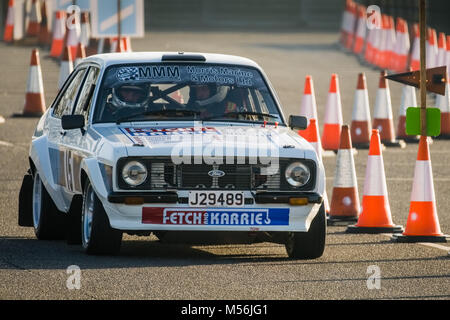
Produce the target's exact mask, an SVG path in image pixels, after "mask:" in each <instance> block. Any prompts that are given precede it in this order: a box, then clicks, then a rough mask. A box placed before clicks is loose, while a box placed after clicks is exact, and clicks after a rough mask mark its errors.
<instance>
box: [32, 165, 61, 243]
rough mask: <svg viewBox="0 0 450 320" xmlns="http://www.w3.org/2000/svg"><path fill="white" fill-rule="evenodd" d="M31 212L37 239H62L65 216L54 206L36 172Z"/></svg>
mask: <svg viewBox="0 0 450 320" xmlns="http://www.w3.org/2000/svg"><path fill="white" fill-rule="evenodd" d="M32 213H33V227H34V233H35V234H36V238H38V239H39V240H62V239H64V236H65V232H64V231H65V221H64V218H65V216H64V214H63V213H62V212H60V211H59V210H58V208H56V205H55V203H54V202H53V200H52V198H51V197H50V195H49V194H48V192H47V190H46V189H45V187H44V184H43V183H42V180H41V177H40V176H39V173H38V172H36V173H35V175H34V178H33V194H32Z"/></svg>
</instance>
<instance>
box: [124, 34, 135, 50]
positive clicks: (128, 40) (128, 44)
mask: <svg viewBox="0 0 450 320" xmlns="http://www.w3.org/2000/svg"><path fill="white" fill-rule="evenodd" d="M123 43H124V46H125V51H126V52H133V48H132V47H131V38H130V37H124V40H123Z"/></svg>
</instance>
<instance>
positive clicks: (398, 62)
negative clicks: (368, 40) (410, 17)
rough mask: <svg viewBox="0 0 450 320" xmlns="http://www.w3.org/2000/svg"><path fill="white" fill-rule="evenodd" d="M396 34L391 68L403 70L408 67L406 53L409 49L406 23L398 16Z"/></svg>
mask: <svg viewBox="0 0 450 320" xmlns="http://www.w3.org/2000/svg"><path fill="white" fill-rule="evenodd" d="M397 24H398V27H397V36H396V39H397V41H396V43H395V53H394V61H393V63H392V67H391V69H392V70H395V71H396V72H405V71H406V69H407V67H408V54H409V50H410V41H409V32H408V23H407V22H406V21H405V20H403V19H402V18H398V23H397Z"/></svg>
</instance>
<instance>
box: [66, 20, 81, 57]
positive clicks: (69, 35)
mask: <svg viewBox="0 0 450 320" xmlns="http://www.w3.org/2000/svg"><path fill="white" fill-rule="evenodd" d="M67 21H68V22H70V24H68V25H67V26H66V27H67V28H66V39H65V46H67V47H69V49H70V53H71V55H72V57H75V56H76V55H77V48H78V43H79V42H80V33H81V27H80V19H79V17H78V14H77V13H76V12H73V13H72V14H71V15H69V18H68V20H67Z"/></svg>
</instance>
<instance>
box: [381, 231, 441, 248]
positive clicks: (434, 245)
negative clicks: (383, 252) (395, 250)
mask: <svg viewBox="0 0 450 320" xmlns="http://www.w3.org/2000/svg"><path fill="white" fill-rule="evenodd" d="M381 235H383V236H385V237H388V238H389V239H390V238H391V237H392V233H381ZM413 244H420V245H422V246H427V247H431V248H435V249H440V250H444V251H447V252H448V253H450V247H446V246H443V245H442V244H437V243H433V242H413Z"/></svg>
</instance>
